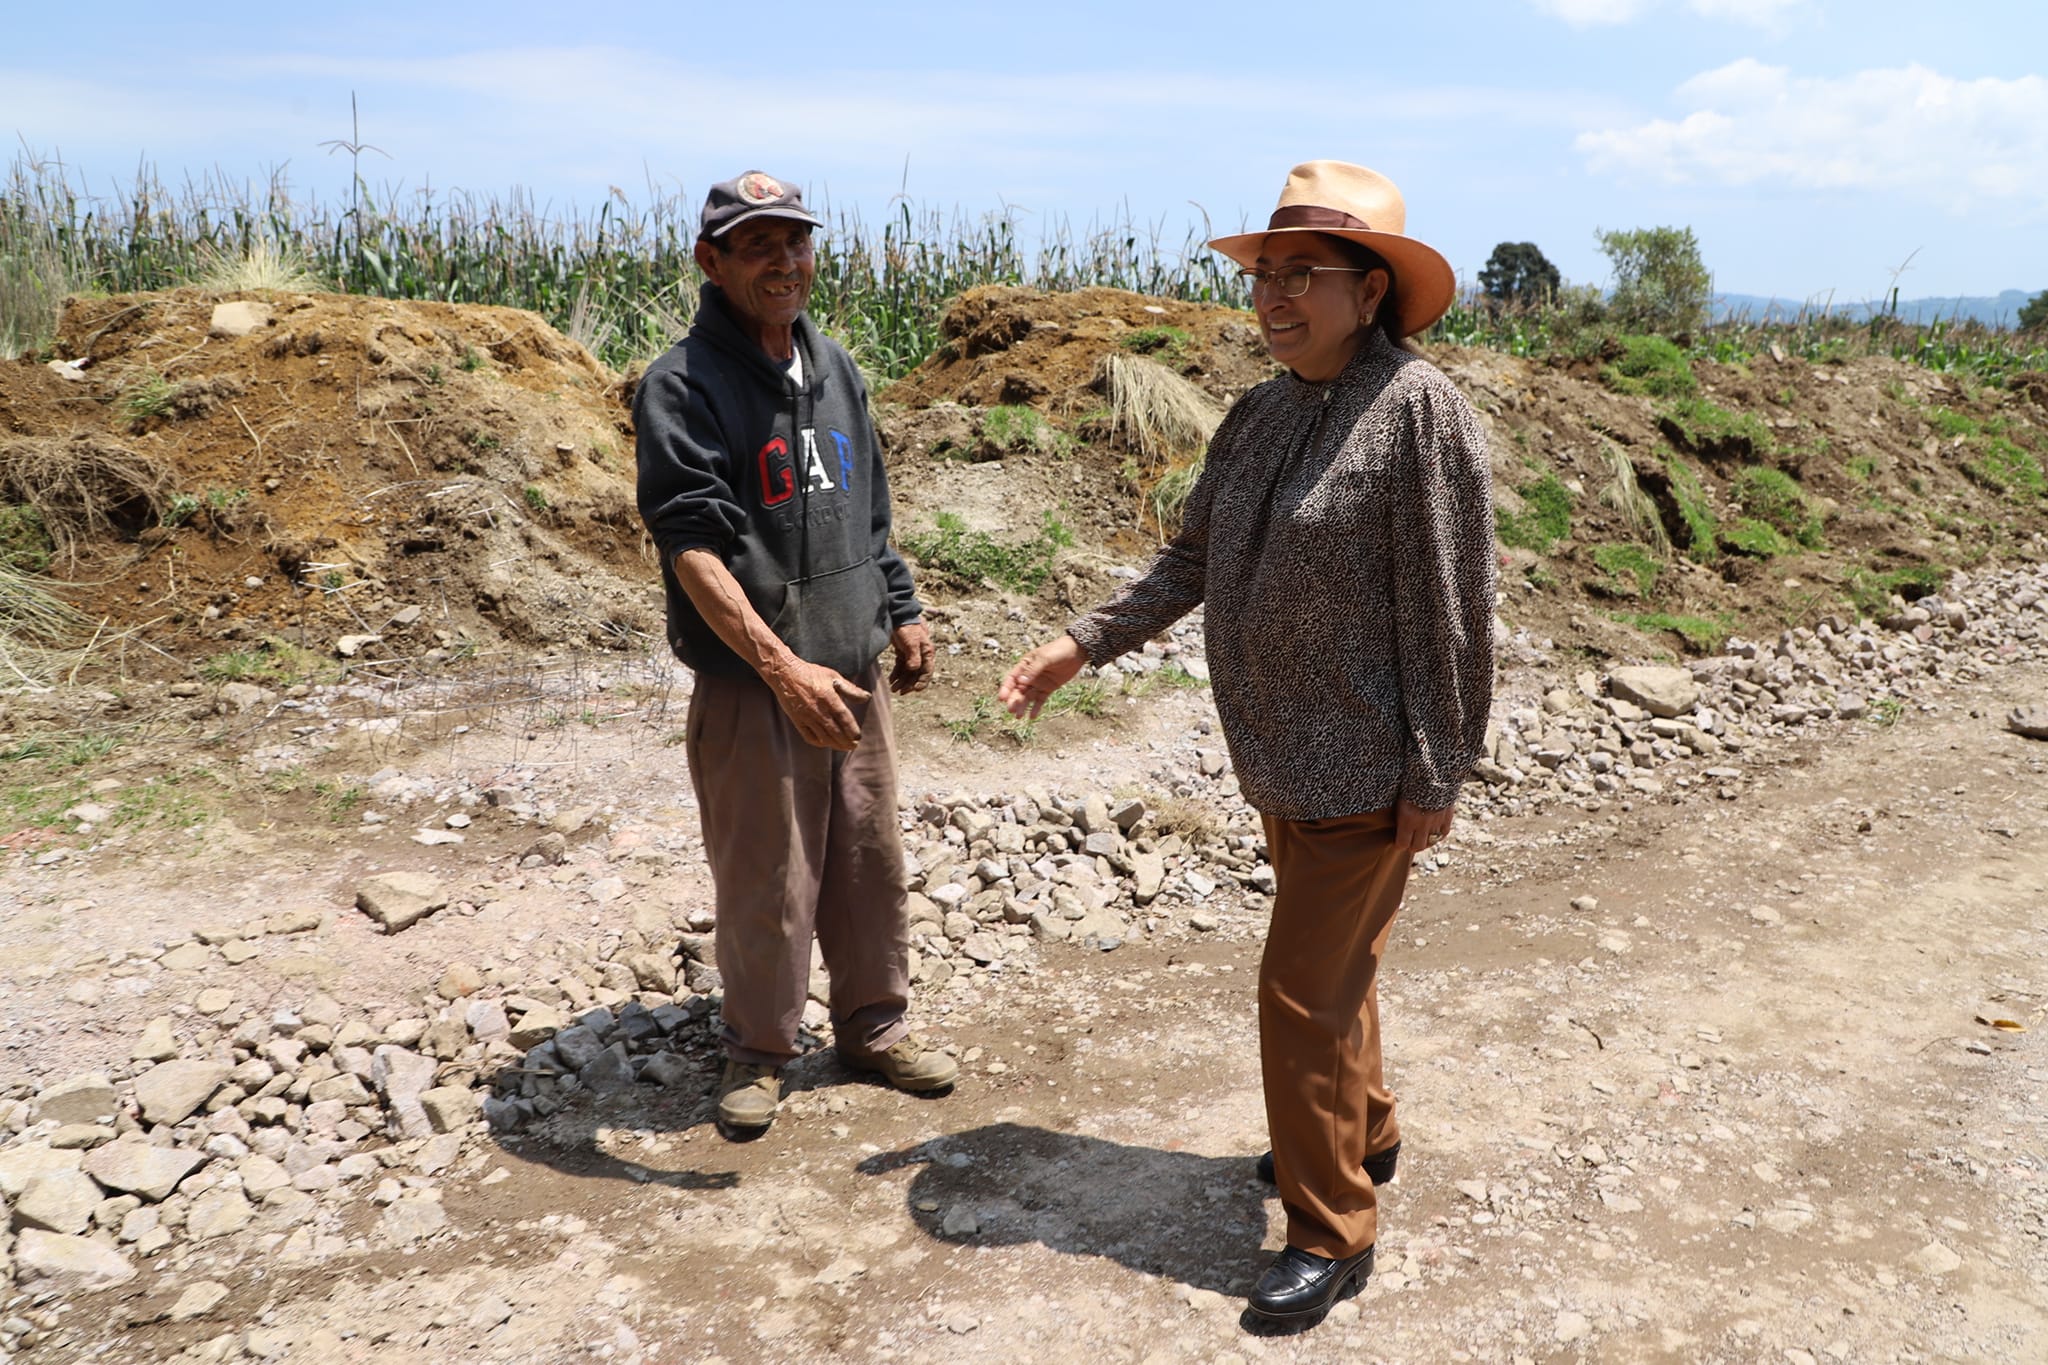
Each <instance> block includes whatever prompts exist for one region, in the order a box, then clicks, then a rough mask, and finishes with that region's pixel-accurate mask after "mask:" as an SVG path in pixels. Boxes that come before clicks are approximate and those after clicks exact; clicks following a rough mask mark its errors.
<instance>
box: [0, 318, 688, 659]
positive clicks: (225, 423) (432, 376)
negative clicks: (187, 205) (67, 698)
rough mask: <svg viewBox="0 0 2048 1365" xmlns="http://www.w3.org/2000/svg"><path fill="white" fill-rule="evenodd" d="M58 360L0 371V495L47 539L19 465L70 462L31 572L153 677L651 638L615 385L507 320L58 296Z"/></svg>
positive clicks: (576, 356)
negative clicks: (343, 646)
mask: <svg viewBox="0 0 2048 1365" xmlns="http://www.w3.org/2000/svg"><path fill="white" fill-rule="evenodd" d="M222 303H232V304H234V305H236V307H235V308H233V309H231V310H223V321H222V323H221V325H216V305H219V304H222ZM229 313H239V314H241V317H240V318H239V319H236V318H234V317H230V316H228V314H229ZM241 328H246V329H247V330H246V332H245V333H244V334H241V335H235V334H233V333H234V332H236V331H237V330H240V329H241ZM58 351H59V354H60V355H61V356H63V357H65V358H66V359H67V360H69V361H70V362H72V363H70V364H68V365H53V366H46V365H42V364H37V363H33V362H30V361H21V362H16V363H12V364H7V365H4V366H0V481H5V482H6V483H8V484H9V485H10V486H9V487H8V488H7V489H6V490H4V497H0V500H5V501H10V502H26V501H35V502H36V503H37V504H38V505H40V506H43V507H44V508H45V516H44V520H45V521H50V520H52V518H51V517H50V515H49V513H48V508H49V506H50V505H51V504H50V502H49V500H48V499H47V497H37V496H36V490H34V489H33V488H31V487H29V486H28V485H27V483H26V481H25V478H24V471H32V470H36V469H42V470H46V471H47V470H48V469H51V468H67V467H68V468H74V469H76V468H79V467H81V457H82V456H84V455H89V456H91V461H90V466H91V469H94V470H99V471H101V472H100V473H99V474H98V475H97V476H95V477H89V478H86V479H84V480H83V482H82V483H81V486H80V487H79V488H78V489H77V490H74V492H73V493H72V495H71V496H70V498H69V502H68V503H66V504H63V505H62V506H61V507H60V510H59V514H58V516H57V517H56V518H55V520H56V521H57V522H58V523H59V524H57V525H51V526H49V527H48V528H47V530H48V531H49V539H50V541H51V542H52V547H51V548H53V549H54V550H55V551H56V554H55V558H54V562H53V563H52V564H51V565H50V568H51V572H52V573H53V575H56V576H58V577H59V578H61V579H63V580H65V581H68V582H71V583H74V584H76V585H77V586H76V587H75V588H73V589H67V590H66V592H65V596H66V597H67V598H68V599H69V600H71V601H72V602H73V603H74V604H75V605H76V606H77V607H78V608H79V609H80V611H81V612H83V613H85V614H86V615H87V616H89V617H90V618H91V619H93V620H95V621H101V620H104V621H106V622H107V623H108V625H107V630H108V631H109V632H123V631H129V632H133V633H134V635H135V636H136V637H137V638H139V639H140V640H141V641H143V642H144V643H146V644H147V645H149V646H152V647H153V648H154V650H155V651H161V652H162V653H161V654H156V655H154V657H157V658H158V659H159V660H161V659H162V658H164V657H165V656H170V657H172V658H173V659H175V660H179V661H183V662H184V663H187V664H190V663H193V662H198V661H202V660H204V659H205V658H207V657H209V656H210V655H213V654H216V653H219V652H222V651H226V650H230V649H241V648H248V647H249V646H251V645H253V644H256V643H260V642H262V641H264V640H266V639H285V640H289V641H291V642H292V643H294V644H299V645H302V646H305V647H308V648H316V649H320V650H323V651H324V650H327V649H329V648H330V647H331V646H332V643H333V642H334V641H335V640H336V639H338V638H339V637H342V636H346V635H364V634H370V635H381V636H383V637H385V638H384V640H383V642H382V644H381V646H380V648H381V649H382V650H384V651H388V652H390V653H392V654H394V655H417V654H421V653H424V652H427V651H430V650H432V649H435V648H439V649H444V650H467V649H470V648H481V647H489V646H491V645H495V644H497V643H499V642H501V641H508V640H509V641H513V642H518V643H521V644H526V645H553V644H576V645H593V644H595V645H608V644H616V643H619V642H622V641H624V640H627V639H631V638H635V637H636V636H644V635H645V633H647V632H650V631H653V630H655V629H656V628H657V622H658V619H659V618H658V605H659V604H658V599H657V597H656V595H655V593H654V592H653V589H652V585H653V582H654V579H653V575H652V573H651V572H650V571H649V568H648V562H647V560H646V559H645V558H644V557H643V552H642V548H641V547H642V542H643V540H644V534H643V532H642V530H641V527H640V523H639V518H638V515H637V513H636V511H635V508H634V504H633V456H632V442H631V437H630V435H629V434H628V428H627V426H626V414H625V412H624V410H623V409H622V408H621V406H620V405H619V402H618V397H617V392H616V381H615V380H614V378H613V376H611V375H610V374H609V373H608V372H607V371H605V370H604V369H603V368H601V367H600V366H599V365H598V364H597V363H596V362H595V361H594V360H592V359H591V357H590V356H589V354H588V353H587V352H585V351H584V350H583V348H582V347H580V346H577V345H575V344H574V343H572V342H570V341H567V340H566V339H564V338H563V337H562V336H560V335H559V334H558V333H556V332H555V331H554V330H553V329H552V328H550V327H548V326H547V325H546V324H545V323H543V322H542V321H541V320H540V319H539V318H537V317H535V316H534V315H532V314H529V313H524V312H519V311H516V310H512V309H504V308H482V307H456V306H450V305H443V304H433V303H409V302H395V301H389V300H382V299H371V298H361V297H350V296H341V295H325V294H323V295H297V294H262V295H256V294H246V295H227V296H218V295H210V294H202V293H200V292H197V291H191V290H180V291H176V292H172V293H164V294H148V295H132V296H119V297H112V298H94V299H74V300H72V301H70V303H69V304H68V305H67V307H66V310H65V314H64V319H63V324H62V329H61V332H60V335H59V339H58ZM74 507H75V510H71V509H73V508H74ZM150 652H151V651H142V652H141V653H143V654H149V653H150ZM125 666H127V667H131V668H142V669H144V671H147V668H146V665H145V664H144V663H143V661H142V659H141V658H140V657H139V656H138V654H137V653H136V652H130V653H129V655H128V656H127V658H126V660H125Z"/></svg>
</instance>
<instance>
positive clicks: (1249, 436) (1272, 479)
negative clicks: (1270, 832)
mask: <svg viewBox="0 0 2048 1365" xmlns="http://www.w3.org/2000/svg"><path fill="white" fill-rule="evenodd" d="M1494 572H1495V549H1494V541H1493V496H1492V482H1491V476H1490V474H1489V470H1488V465H1487V455H1486V438H1485V436H1484V434H1483V433H1482V432H1481V430H1480V427H1479V421H1478V418H1477V416H1476V415H1475V414H1474V413H1473V411H1472V409H1471V406H1470V405H1469V404H1468V403H1466V401H1465V399H1464V397H1463V395H1461V394H1460V393H1459V392H1458V391H1457V389H1456V388H1455V387H1454V386H1453V385H1452V384H1451V381H1450V380H1449V379H1447V378H1445V377H1444V375H1443V373H1442V372H1441V371H1439V370H1438V369H1437V368H1436V367H1435V366H1433V365H1431V364H1429V363H1428V362H1427V361H1425V360H1423V359H1421V358H1420V357H1419V356H1416V355H1413V354H1411V353H1410V352H1408V351H1405V350H1403V349H1401V348H1399V347H1397V346H1395V345H1393V344H1392V343H1390V342H1388V341H1387V340H1386V338H1385V337H1384V335H1382V334H1381V333H1380V332H1378V331H1374V332H1373V333H1372V336H1371V338H1370V339H1369V340H1368V341H1367V342H1365V343H1364V344H1362V345H1361V346H1360V347H1359V350H1358V354H1357V355H1356V356H1354V357H1353V358H1352V360H1351V362H1350V364H1349V365H1347V366H1346V367H1345V369H1344V372H1343V373H1342V374H1340V375H1339V376H1338V377H1337V378H1336V379H1334V380H1332V381H1331V382H1329V383H1327V384H1311V383H1308V382H1306V381H1304V380H1301V379H1298V378H1296V377H1295V376H1294V375H1292V374H1288V375H1285V376H1283V377H1281V378H1279V379H1274V380H1270V381H1268V382H1267V383H1264V384H1261V385H1259V386H1258V387H1257V388H1255V389H1253V390H1252V391H1251V392H1249V393H1247V394H1246V395H1245V396H1244V397H1243V398H1241V399H1239V400H1238V402H1237V403H1236V404H1235V405H1234V406H1233V407H1232V408H1231V410H1230V412H1229V413H1228V414H1227V415H1226V416H1225V417H1224V419H1223V423H1222V425H1221V426H1219V427H1218V428H1217V429H1216V435H1215V436H1214V438H1213V439H1212V440H1211V441H1210V443H1209V453H1208V459H1207V462H1206V464H1205V465H1204V467H1203V470H1202V474H1201V477H1200V479H1199V480H1198V481H1197V482H1196V484H1195V488H1194V491H1193V492H1192V493H1191V494H1190V495H1189V497H1188V501H1187V506H1186V509H1185V511H1184V513H1183V520H1182V524H1181V530H1180V533H1179V534H1178V535H1176V536H1175V537H1174V538H1173V540H1172V541H1171V542H1169V543H1168V544H1167V545H1166V547H1165V548H1164V549H1162V550H1161V551H1160V552H1159V554H1158V556H1157V557H1156V558H1154V559H1153V561H1152V563H1151V565H1150V566H1149V567H1148V568H1147V569H1146V571H1145V573H1144V574H1143V575H1142V576H1140V577H1139V578H1138V579H1136V580H1135V581H1133V582H1131V583H1130V584H1128V585H1126V586H1125V587H1124V588H1123V590H1122V591H1120V592H1118V593H1117V595H1116V596H1115V597H1114V598H1112V599H1111V600H1110V601H1109V602H1107V603H1105V604H1104V605H1103V606H1101V607H1099V608H1097V609H1096V610H1095V611H1093V612H1090V613H1089V614H1088V615H1086V616H1083V617H1081V618H1080V619H1079V620H1077V621H1075V622H1074V623H1073V624H1072V625H1071V626H1070V627H1068V633H1069V634H1071V635H1072V636H1073V637H1074V639H1075V641H1076V642H1077V643H1079V644H1080V646H1081V648H1082V649H1083V650H1084V651H1085V652H1086V653H1087V655H1088V659H1089V662H1091V663H1095V664H1102V663H1106V662H1108V661H1109V660H1111V659H1114V658H1115V657H1117V656H1118V655H1119V654H1122V653H1124V652H1125V651H1127V650H1130V649H1133V648H1136V647H1137V646H1138V645H1140V644H1143V643H1144V642H1145V641H1146V640H1148V639H1150V638H1151V637H1153V636H1154V635H1157V634H1158V633H1159V632H1160V631H1162V630H1164V629H1166V628H1167V627H1168V626H1170V625H1172V624H1173V623H1174V622H1175V621H1177V620H1179V619H1180V618H1181V617H1182V616H1184V615H1186V614H1187V613H1188V612H1189V611H1190V610H1192V609H1193V608H1194V607H1195V606H1196V605H1197V604H1198V603H1203V602H1206V603H1207V604H1208V607H1207V612H1206V618H1207V632H1208V654H1209V672H1210V680H1211V685H1212V687H1213V688H1214V691H1215V698H1216V711H1217V714H1218V716H1219V717H1220V718H1221V719H1222V722H1223V734H1224V737H1225V739H1226V740H1227V741H1228V742H1229V745H1230V755H1231V760H1232V762H1234V763H1235V764H1236V767H1237V775H1238V782H1239V785H1240V787H1241V789H1242V790H1243V792H1244V796H1245V799H1246V800H1247V801H1249V802H1250V803H1251V804H1252V806H1253V807H1254V808H1256V809H1257V810H1259V811H1261V812H1263V813H1264V814H1266V815H1270V816H1275V817H1277V818H1280V819H1283V820H1320V819H1328V818H1332V817H1335V816H1343V815H1356V814H1360V813H1362V812H1365V811H1371V810H1381V809H1384V808H1386V807H1388V806H1391V805H1392V804H1393V803H1394V800H1395V798H1396V797H1405V798H1407V800H1409V801H1410V802H1412V803H1413V804H1415V805H1417V806H1420V807H1422V808H1423V809H1425V810H1441V809H1443V808H1444V807H1446V806H1448V805H1450V804H1451V803H1452V802H1453V801H1455V800H1456V799H1457V796H1458V788H1459V786H1460V785H1461V784H1462V783H1463V782H1464V780H1465V776H1466V774H1467V773H1468V772H1470V771H1471V768H1472V765H1473V764H1474V763H1476V762H1477V761H1478V759H1479V757H1480V755H1481V753H1482V746H1483V744H1484V742H1485V737H1486V714H1487V709H1488V706H1489V705H1490V703H1491V701H1492V689H1493V597H1494Z"/></svg>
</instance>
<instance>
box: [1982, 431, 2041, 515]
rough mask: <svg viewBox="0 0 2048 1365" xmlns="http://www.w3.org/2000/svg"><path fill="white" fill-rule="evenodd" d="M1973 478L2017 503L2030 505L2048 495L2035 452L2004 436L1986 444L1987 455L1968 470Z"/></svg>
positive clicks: (1992, 438) (1985, 453)
mask: <svg viewBox="0 0 2048 1365" xmlns="http://www.w3.org/2000/svg"><path fill="white" fill-rule="evenodd" d="M1968 473H1969V475H1970V477H1971V478H1973V479H1975V480H1976V481H1977V482H1978V483H1980V484H1983V485H1984V486H1985V487H1986V488H1989V489H1991V490H1993V491H1994V492H1998V493H2002V494H2004V495H2005V496H2006V497H2008V498H2011V499H2012V500H2013V501H2014V502H2020V503H2026V502H2032V501H2034V500H2035V499H2037V498H2039V497H2040V496H2041V495H2042V493H2043V492H2044V491H2048V480H2044V479H2043V477H2042V474H2041V462H2040V460H2038V459H2036V458H2035V456H2034V452H2033V451H2031V450H2028V449H2027V448H2026V447H2025V446H2021V445H2017V444H2015V443H2014V442H2012V441H2010V440H2007V439H2006V438H2005V437H2003V436H1993V437H1991V438H1989V439H1988V440H1986V441H1985V442H1984V448H1983V453H1982V454H1980V455H1979V456H1978V457H1977V458H1976V459H1975V460H1972V461H1971V462H1970V464H1969V466H1968Z"/></svg>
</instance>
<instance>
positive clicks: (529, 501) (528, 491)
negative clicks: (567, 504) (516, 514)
mask: <svg viewBox="0 0 2048 1365" xmlns="http://www.w3.org/2000/svg"><path fill="white" fill-rule="evenodd" d="M519 496H520V497H522V498H524V499H525V500H526V509H527V510H528V511H529V512H536V513H538V512H545V511H547V510H548V508H549V507H551V506H553V505H554V504H552V503H550V502H549V501H548V491H547V490H546V489H545V488H542V487H541V486H540V485H539V484H537V483H530V484H528V485H526V487H525V488H524V489H522V490H521V492H520V495H519Z"/></svg>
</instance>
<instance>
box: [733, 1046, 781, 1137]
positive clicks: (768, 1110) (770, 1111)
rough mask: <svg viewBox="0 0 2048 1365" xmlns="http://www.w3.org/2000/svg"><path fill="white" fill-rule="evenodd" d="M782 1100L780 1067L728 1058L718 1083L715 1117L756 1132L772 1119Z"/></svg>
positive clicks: (773, 1119) (745, 1130) (747, 1131)
mask: <svg viewBox="0 0 2048 1365" xmlns="http://www.w3.org/2000/svg"><path fill="white" fill-rule="evenodd" d="M781 1103H782V1068H781V1067H779V1066H757V1065H755V1064H754V1063H752V1062H736V1061H732V1060H730V1059H728V1060H727V1061H726V1064H725V1076H724V1078H723V1079H722V1080H720V1081H719V1083H718V1121H719V1122H720V1123H722V1124H724V1125H725V1126H726V1127H728V1128H731V1129H734V1130H735V1131H738V1132H742V1133H758V1132H760V1131H761V1130H762V1129H763V1128H766V1127H767V1126H768V1125H769V1124H771V1123H773V1122H775V1107H776V1106H777V1105H779V1104H781Z"/></svg>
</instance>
